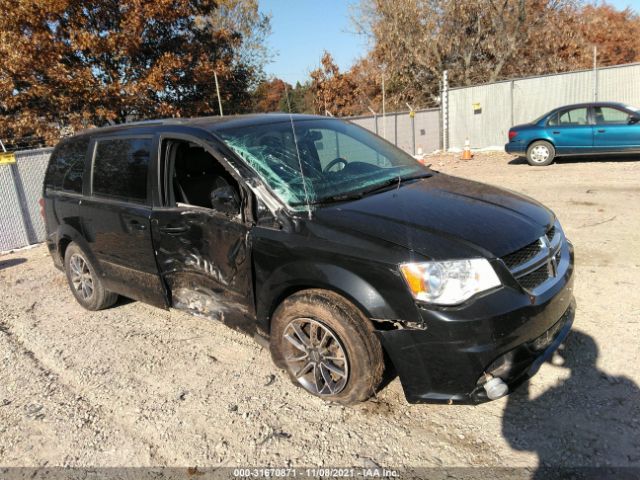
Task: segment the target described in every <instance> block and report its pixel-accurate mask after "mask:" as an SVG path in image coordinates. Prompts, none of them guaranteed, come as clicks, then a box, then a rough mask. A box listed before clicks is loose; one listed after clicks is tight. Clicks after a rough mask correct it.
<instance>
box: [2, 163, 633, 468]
mask: <svg viewBox="0 0 640 480" xmlns="http://www.w3.org/2000/svg"><path fill="white" fill-rule="evenodd" d="M633 160H634V159H618V160H611V159H608V160H601V161H594V160H591V159H588V158H587V159H580V160H572V161H563V162H559V163H557V164H554V165H552V166H550V167H545V168H534V167H529V166H528V165H526V164H525V163H523V162H522V161H521V160H519V159H513V158H512V157H509V156H506V155H505V154H477V155H476V158H475V159H474V160H472V161H469V162H462V161H460V160H458V159H457V158H456V157H455V156H453V155H443V156H432V157H429V158H428V159H427V163H432V164H433V167H434V168H435V169H437V170H440V171H443V172H447V173H450V174H453V175H458V176H461V177H467V178H471V179H474V180H479V181H483V182H486V183H491V184H494V185H498V186H501V187H505V188H509V189H512V190H515V191H519V192H523V193H525V194H528V195H530V196H532V197H534V198H536V199H538V200H540V201H542V202H543V203H544V204H546V205H548V206H549V207H551V208H552V209H553V210H554V211H555V212H556V213H557V215H558V216H559V218H560V220H561V222H562V223H563V225H564V228H565V230H566V233H567V235H568V237H569V238H570V239H571V240H572V241H573V242H574V244H575V248H576V262H577V271H576V286H575V295H576V299H577V304H578V309H577V314H576V321H575V324H574V325H575V327H574V332H573V334H572V336H571V337H570V340H569V341H568V342H567V345H566V348H565V349H564V350H563V352H562V356H559V357H556V360H557V361H556V362H554V364H546V365H544V366H543V367H542V369H541V371H540V373H539V374H538V375H537V376H536V377H535V378H534V379H533V380H532V381H530V382H529V384H528V385H525V386H523V387H522V388H521V389H520V390H518V391H517V392H515V393H514V394H512V395H510V396H509V397H507V398H503V399H501V400H499V401H495V402H491V403H488V404H484V405H480V406H475V407H473V406H440V405H409V404H407V402H406V401H405V399H404V396H403V393H402V389H401V387H400V383H399V381H398V380H397V379H395V380H393V381H392V382H391V383H390V384H389V385H388V386H387V387H386V388H384V389H383V390H382V391H381V392H380V393H379V394H378V397H377V398H376V399H373V400H371V401H369V402H367V403H364V404H362V405H359V406H356V407H342V406H335V405H328V404H326V403H324V402H323V401H321V400H318V399H316V398H313V397H311V396H309V395H307V394H306V393H305V392H303V391H302V390H300V389H297V388H295V387H293V386H292V384H291V383H290V382H289V380H288V379H287V377H286V376H285V374H284V373H283V372H280V371H278V370H276V369H275V367H274V366H273V365H272V363H271V359H270V356H269V352H268V351H267V350H265V349H263V348H261V347H260V346H258V345H257V344H256V343H254V341H253V340H251V339H250V338H248V337H245V336H243V335H242V334H239V333H236V332H234V331H231V330H229V329H227V328H226V327H224V326H222V325H219V324H216V323H213V322H208V321H206V320H203V319H201V318H195V317H190V316H188V315H186V314H183V313H181V312H177V311H169V312H167V311H163V310H160V309H155V308H153V307H150V306H147V305H144V304H142V303H139V302H132V301H128V300H121V301H120V302H119V303H118V304H117V305H116V306H115V307H113V308H111V309H108V310H105V311H102V312H97V313H89V312H86V311H84V310H83V309H82V308H81V307H80V306H79V305H78V304H77V303H76V302H75V301H74V300H73V297H72V295H71V293H70V292H69V290H68V288H67V285H66V281H65V278H64V276H63V274H62V273H61V272H59V271H58V270H56V269H55V268H54V267H53V264H52V262H51V260H50V258H49V257H48V255H47V252H46V249H45V248H44V247H43V246H38V247H36V248H32V249H26V250H21V251H16V252H13V253H11V254H8V255H4V256H2V257H0V465H2V466H6V467H8V466H33V467H35V466H42V465H48V466H80V467H82V466H124V465H129V466H158V465H170V466H194V465H197V466H199V467H211V466H247V465H254V466H255V465H272V466H314V465H325V466H345V465H352V466H363V467H373V466H376V465H379V466H383V467H395V468H398V467H400V468H410V467H418V466H422V467H425V466H426V467H429V466H434V467H440V466H514V467H523V466H525V467H532V468H534V469H535V467H537V466H539V465H561V466H582V465H615V466H631V465H633V466H638V467H640V390H639V387H638V385H639V384H640V348H639V345H640V342H639V341H640V329H639V328H638V327H639V326H640V325H639V324H640V295H638V293H637V292H638V290H639V289H640V280H638V278H639V276H640V248H639V246H640V241H639V240H640V239H639V235H640V234H639V232H640V215H638V204H639V203H640V187H639V185H640V163H638V162H637V161H633Z"/></svg>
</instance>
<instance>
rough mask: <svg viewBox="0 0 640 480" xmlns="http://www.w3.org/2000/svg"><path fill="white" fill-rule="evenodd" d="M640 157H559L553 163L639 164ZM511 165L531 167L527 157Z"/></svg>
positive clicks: (625, 155) (519, 158) (517, 158)
mask: <svg viewBox="0 0 640 480" xmlns="http://www.w3.org/2000/svg"><path fill="white" fill-rule="evenodd" d="M638 161H640V155H629V154H624V155H623V154H620V155H580V156H576V157H558V158H556V159H555V160H554V161H553V163H557V164H559V165H562V164H572V163H590V162H638ZM508 164H509V165H529V164H528V163H527V159H526V158H525V157H515V158H512V159H511V160H509V162H508Z"/></svg>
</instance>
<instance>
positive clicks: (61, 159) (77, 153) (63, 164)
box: [45, 138, 89, 193]
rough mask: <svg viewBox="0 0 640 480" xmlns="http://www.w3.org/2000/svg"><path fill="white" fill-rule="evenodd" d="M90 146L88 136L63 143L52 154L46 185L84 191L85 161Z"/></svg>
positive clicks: (56, 188)
mask: <svg viewBox="0 0 640 480" xmlns="http://www.w3.org/2000/svg"><path fill="white" fill-rule="evenodd" d="M88 148H89V139H88V138H86V139H78V140H76V139H73V140H67V141H66V142H65V143H62V144H61V145H60V146H59V147H58V148H57V149H56V150H55V151H54V152H53V154H52V156H51V161H50V162H49V166H48V167H47V172H46V175H45V186H46V187H48V188H51V189H54V190H64V191H67V192H73V193H82V177H83V173H84V161H85V156H86V154H87V149H88Z"/></svg>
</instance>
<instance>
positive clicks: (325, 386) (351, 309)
mask: <svg viewBox="0 0 640 480" xmlns="http://www.w3.org/2000/svg"><path fill="white" fill-rule="evenodd" d="M298 328H300V329H301V330H302V333H303V334H304V336H306V338H307V340H308V342H307V343H306V347H305V345H303V343H304V341H301V339H302V337H301V336H300V335H299V333H298V330H297V329H298ZM314 337H315V341H314V342H311V338H314ZM296 343H297V344H298V345H297V346H294V345H295V344H296ZM301 347H303V348H301ZM305 348H306V349H305ZM271 356H272V358H273V360H274V363H275V364H276V365H277V366H278V367H280V368H284V369H286V370H287V372H288V373H289V376H290V378H291V380H292V382H293V383H294V384H295V385H298V386H300V387H302V388H304V389H305V390H307V391H308V392H310V393H311V394H313V395H316V396H318V397H320V398H322V399H324V400H327V401H332V402H337V403H341V404H345V405H349V404H355V403H358V402H363V401H365V400H367V399H368V398H369V397H371V396H372V395H374V394H375V392H376V389H377V388H378V386H379V385H380V382H381V380H382V375H383V373H384V355H383V351H382V347H381V345H380V342H379V340H378V338H377V337H376V335H375V333H374V331H373V327H372V326H371V323H370V322H369V320H368V319H367V318H366V317H365V316H364V315H363V314H362V312H361V311H360V310H359V309H358V308H356V307H355V306H354V305H353V304H351V303H350V302H349V301H347V300H346V299H345V298H343V297H342V296H340V295H338V294H336V293H333V292H330V291H326V290H315V289H314V290H304V291H301V292H298V293H296V294H294V295H292V296H290V297H289V298H287V299H286V300H285V301H284V302H282V304H280V306H279V307H278V308H277V309H276V311H275V313H274V315H273V319H272V322H271ZM294 357H297V359H296V360H294ZM308 365H311V366H310V367H309V366H308ZM305 368H306V369H307V370H306V371H305ZM303 371H305V373H300V372H303Z"/></svg>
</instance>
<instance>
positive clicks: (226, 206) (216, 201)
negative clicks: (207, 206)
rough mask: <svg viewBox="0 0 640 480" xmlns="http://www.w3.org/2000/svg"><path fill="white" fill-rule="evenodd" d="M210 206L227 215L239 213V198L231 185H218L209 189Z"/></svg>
mask: <svg viewBox="0 0 640 480" xmlns="http://www.w3.org/2000/svg"><path fill="white" fill-rule="evenodd" d="M211 208H213V209H214V210H215V211H216V212H219V213H222V214H224V215H227V216H229V217H232V216H235V215H237V214H239V213H240V198H239V197H238V193H237V192H236V189H235V188H233V187H232V186H231V185H226V186H224V187H218V188H215V189H213V190H212V191H211Z"/></svg>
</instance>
